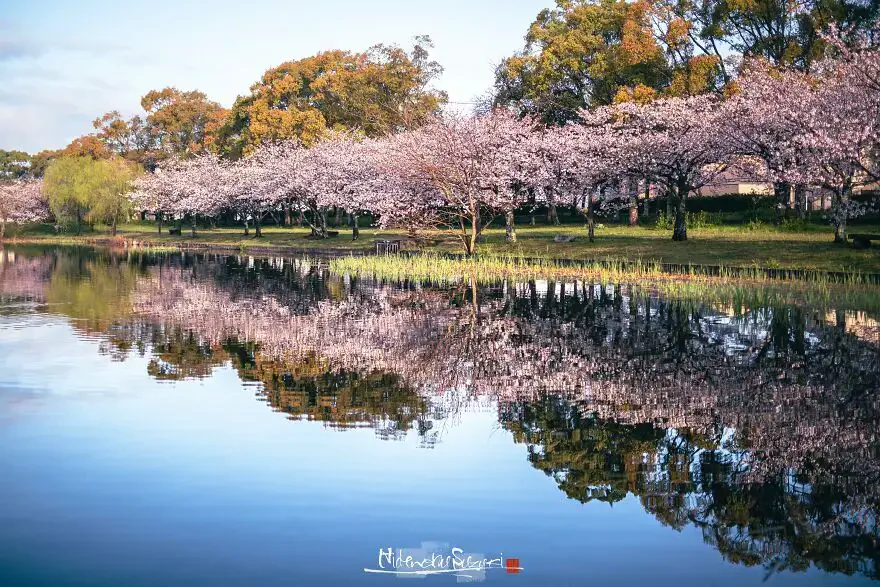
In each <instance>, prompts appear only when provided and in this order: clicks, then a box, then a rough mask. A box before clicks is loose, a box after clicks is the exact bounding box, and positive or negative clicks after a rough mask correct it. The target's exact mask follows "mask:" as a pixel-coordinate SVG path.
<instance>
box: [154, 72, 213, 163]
mask: <svg viewBox="0 0 880 587" xmlns="http://www.w3.org/2000/svg"><path fill="white" fill-rule="evenodd" d="M141 106H142V107H143V109H144V111H145V112H146V113H147V116H146V122H147V124H148V125H149V126H150V129H151V131H152V133H153V135H154V136H155V137H156V140H157V141H158V145H159V148H160V149H161V151H162V152H163V153H165V154H174V155H182V156H190V155H194V154H197V153H200V152H202V151H204V150H205V145H206V141H207V140H208V139H207V133H208V130H209V129H210V128H211V127H212V124H215V123H216V121H217V119H218V118H221V117H223V116H225V114H226V112H225V110H223V108H222V107H221V106H220V105H219V104H217V103H216V102H212V101H211V100H208V97H207V96H206V95H205V94H204V93H203V92H199V91H198V90H192V91H183V90H178V89H177V88H164V89H162V90H153V91H150V92H147V94H145V95H144V97H143V98H141Z"/></svg>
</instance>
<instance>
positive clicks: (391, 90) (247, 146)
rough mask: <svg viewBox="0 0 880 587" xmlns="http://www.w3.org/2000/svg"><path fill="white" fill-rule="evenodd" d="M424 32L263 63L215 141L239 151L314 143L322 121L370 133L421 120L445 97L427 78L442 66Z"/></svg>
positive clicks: (225, 148)
mask: <svg viewBox="0 0 880 587" xmlns="http://www.w3.org/2000/svg"><path fill="white" fill-rule="evenodd" d="M430 46H431V45H430V39H429V38H428V37H417V39H416V45H415V47H414V48H413V50H412V51H410V52H409V53H407V52H406V51H404V50H403V49H401V48H399V47H394V46H387V45H376V46H374V47H372V48H370V49H369V50H368V51H366V52H364V53H351V52H348V51H339V50H334V51H325V52H322V53H319V54H317V55H314V56H312V57H307V58H305V59H300V60H298V61H288V62H286V63H282V64H281V65H279V66H277V67H273V68H272V69H270V70H268V71H267V72H266V73H265V74H263V77H262V78H261V79H260V81H259V82H257V83H256V84H254V85H253V86H251V93H250V95H248V96H243V97H239V98H238V100H236V103H235V105H234V106H233V107H232V111H231V112H230V113H229V116H228V117H227V119H226V121H225V123H224V124H223V125H222V127H221V128H219V129H218V132H217V141H216V145H215V146H216V149H217V150H218V151H219V152H221V153H223V154H226V155H230V156H232V157H239V156H241V155H243V154H248V153H250V152H253V151H254V150H255V149H256V147H257V146H259V145H261V144H263V143H266V142H271V141H276V140H284V139H296V140H299V141H301V142H302V143H303V144H305V145H311V144H313V143H315V142H316V141H317V140H318V139H319V138H320V136H321V134H322V133H323V132H324V131H325V130H326V129H335V130H342V129H349V130H355V131H359V132H361V133H363V134H364V135H366V136H368V137H376V136H384V135H386V134H389V133H391V132H395V131H399V130H402V129H406V128H412V127H415V126H418V125H420V124H423V123H424V122H425V121H426V120H427V119H428V118H429V117H430V116H431V115H433V114H435V113H436V112H437V110H438V108H439V107H440V105H441V104H443V103H444V102H445V101H446V95H445V94H444V93H443V92H439V91H437V90H434V89H433V88H432V87H431V83H432V82H433V81H434V79H435V78H436V77H437V75H439V73H440V72H441V71H442V69H441V68H440V66H439V65H438V64H437V63H436V62H434V61H431V60H430V59H429V57H428V48H430Z"/></svg>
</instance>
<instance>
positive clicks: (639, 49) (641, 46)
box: [494, 0, 671, 124]
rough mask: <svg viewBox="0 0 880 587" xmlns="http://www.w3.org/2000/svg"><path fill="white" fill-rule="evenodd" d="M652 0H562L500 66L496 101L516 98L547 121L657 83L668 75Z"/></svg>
mask: <svg viewBox="0 0 880 587" xmlns="http://www.w3.org/2000/svg"><path fill="white" fill-rule="evenodd" d="M648 9H649V5H648V4H647V3H646V2H626V1H625V0H574V1H572V0H557V2H556V7H555V8H554V9H546V10H543V11H541V12H540V13H539V14H538V16H537V18H536V19H535V21H534V22H533V23H532V24H531V26H530V27H529V30H528V33H527V34H526V37H525V39H526V45H525V48H524V49H523V50H522V51H521V52H519V53H517V54H515V55H513V56H511V57H509V58H507V59H505V60H504V61H502V63H501V64H500V65H499V66H498V68H497V69H496V79H495V90H494V93H495V103H496V105H500V104H508V103H517V104H519V105H520V107H521V108H522V109H523V110H524V111H525V112H528V113H532V114H538V115H540V116H541V117H542V118H543V119H544V121H545V122H548V123H553V124H558V123H562V122H565V121H567V120H573V119H575V118H577V112H578V110H579V109H581V108H587V107H591V106H597V105H604V104H610V103H611V102H612V101H613V100H614V97H615V96H616V95H617V93H618V91H619V90H620V88H622V87H633V86H640V87H641V86H643V87H649V88H659V87H662V86H664V85H668V81H669V78H670V75H671V70H670V66H669V63H668V62H667V59H666V56H665V55H664V52H663V47H662V46H661V45H660V43H658V42H657V39H656V38H655V35H654V34H653V33H652V29H651V20H650V16H651V15H650V13H649V10H648Z"/></svg>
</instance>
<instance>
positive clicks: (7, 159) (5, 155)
mask: <svg viewBox="0 0 880 587" xmlns="http://www.w3.org/2000/svg"><path fill="white" fill-rule="evenodd" d="M30 164H31V158H30V156H29V155H28V154H27V153H25V152H24V151H4V150H3V149H0V180H11V179H21V178H23V177H24V176H25V175H27V173H28V170H29V169H30Z"/></svg>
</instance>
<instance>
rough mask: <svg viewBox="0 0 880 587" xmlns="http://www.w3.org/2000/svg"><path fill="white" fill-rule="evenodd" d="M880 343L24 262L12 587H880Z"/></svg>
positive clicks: (161, 267) (3, 475)
mask: <svg viewBox="0 0 880 587" xmlns="http://www.w3.org/2000/svg"><path fill="white" fill-rule="evenodd" d="M878 318H880V317H878V316H877V315H874V314H872V313H870V312H862V311H858V310H853V309H847V310H841V309H835V308H818V307H816V308H807V307H795V306H785V305H776V306H774V305H767V306H766V307H744V306H742V305H739V304H734V303H731V302H729V301H728V302H723V301H719V300H706V301H705V302H700V303H696V302H693V301H688V302H684V301H675V300H670V299H664V298H663V297H662V296H658V295H650V294H643V293H639V292H637V291H635V290H633V289H632V288H627V287H625V286H623V287H620V286H618V287H611V286H606V287H601V286H598V285H593V284H589V283H586V284H585V283H582V282H577V283H575V282H567V283H559V282H557V283H553V282H549V283H548V282H542V281H537V282H525V283H513V282H509V283H500V284H498V285H496V286H493V287H488V286H478V287H476V288H471V287H468V286H467V285H461V286H449V287H445V288H433V289H432V288H429V287H421V286H417V285H414V284H378V283H375V282H370V281H366V280H358V279H355V278H349V277H343V276H334V275H332V274H330V273H329V272H328V271H327V270H326V269H325V268H322V267H320V266H319V267H315V266H314V263H312V262H309V261H301V260H300V261H297V260H291V259H253V258H248V257H230V256H197V255H185V256H184V255H181V254H175V255H168V256H159V255H152V256H145V255H140V256H132V255H126V254H125V253H111V252H106V251H104V252H102V251H93V250H84V249H80V250H77V249H60V248H59V249H51V250H46V249H43V250H38V249H10V248H7V249H6V250H3V251H0V585H3V586H6V585H10V586H32V585H52V586H67V585H83V586H85V585H88V586H121V585H133V586H135V585H136V586H141V585H143V586H153V585H162V586H177V585H211V586H226V585H229V586H233V585H234V586H251V585H253V586H266V587H269V586H276V585H279V586H281V585H285V586H287V585H290V586H294V585H347V584H365V585H398V584H400V583H399V581H400V580H401V579H400V577H399V576H396V575H393V574H388V573H372V572H365V569H371V570H390V569H391V567H392V563H391V562H389V560H388V559H385V560H384V561H383V560H382V557H380V551H387V550H388V549H392V552H393V554H394V556H396V555H397V553H398V549H403V550H404V552H403V555H404V557H403V558H405V557H406V556H414V557H415V558H414V559H413V560H416V559H418V560H423V559H426V558H429V557H431V555H432V554H436V555H437V559H432V560H435V562H434V564H435V567H434V569H435V570H438V569H442V568H443V567H442V563H438V562H437V560H441V559H443V557H444V555H449V554H450V553H451V552H452V549H453V548H460V549H461V551H460V552H461V553H462V554H461V555H459V554H457V553H458V552H459V551H457V550H456V551H455V552H456V555H454V556H455V557H458V558H457V559H456V560H463V559H464V558H465V557H466V556H467V555H468V554H470V555H472V556H473V558H472V560H473V561H478V560H483V559H488V560H489V561H490V562H489V563H488V564H489V566H490V567H491V568H489V569H487V570H485V571H484V573H483V574H480V573H479V572H476V571H468V572H465V571H463V570H461V569H458V571H459V572H457V573H453V572H445V573H440V574H436V575H431V576H425V577H423V578H422V583H420V584H424V585H434V584H436V585H443V584H452V583H456V582H459V581H461V582H464V581H471V580H481V579H482V580H485V581H486V582H487V583H490V584H499V585H502V584H506V585H652V586H656V585H751V584H759V583H762V582H767V583H768V584H771V585H780V586H781V585H853V584H867V583H872V582H873V581H874V580H876V579H877V578H878V561H880V527H878V517H877V516H878V506H880V484H878V483H880V394H878V383H880V328H878V323H877V320H878ZM406 549H422V550H420V551H419V550H415V551H414V550H406ZM477 555H479V557H478V556H477ZM511 559H518V563H516V562H512V561H511ZM445 560H447V564H449V563H448V561H449V560H450V559H445ZM424 565H425V563H424V562H423V566H424ZM436 565H440V566H436ZM499 565H500V566H502V568H495V567H496V566H499ZM508 565H509V566H511V567H516V568H519V569H521V570H520V572H518V573H513V572H508V569H507V568H506V566H508ZM453 566H454V565H453ZM477 566H479V565H477ZM412 568H413V567H412V566H410V567H406V568H404V567H398V568H397V570H412ZM391 570H393V569H391ZM446 570H451V569H449V568H448V567H447V568H446ZM510 570H516V569H514V568H512V569H510ZM409 576H410V577H412V575H409ZM404 584H405V583H404Z"/></svg>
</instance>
